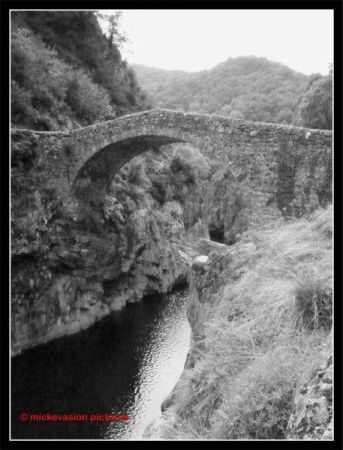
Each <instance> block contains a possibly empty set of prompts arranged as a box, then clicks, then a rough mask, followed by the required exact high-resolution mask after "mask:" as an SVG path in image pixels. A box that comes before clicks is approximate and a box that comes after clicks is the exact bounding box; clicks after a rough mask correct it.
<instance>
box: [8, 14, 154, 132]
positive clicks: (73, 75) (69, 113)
mask: <svg viewBox="0 0 343 450" xmlns="http://www.w3.org/2000/svg"><path fill="white" fill-rule="evenodd" d="M114 31H115V33H113V28H112V33H111V34H110V35H109V36H106V35H105V34H104V33H103V31H102V29H101V27H100V26H99V23H98V20H97V17H96V14H95V13H94V12H89V11H82V12H80V11H68V12H64V11H45V12H44V11H26V12H25V11H20V12H19V11H16V12H12V20H11V33H12V35H11V70H12V72H11V94H12V95H11V105H12V109H11V112H12V125H13V126H17V127H26V128H31V129H38V130H63V129H68V128H73V127H77V126H85V125H88V124H91V123H94V122H96V121H101V120H106V119H111V118H114V117H117V116H119V115H122V114H126V113H129V112H133V111H138V110H144V109H148V108H149V105H148V103H147V101H146V97H145V94H144V93H143V92H142V91H141V89H140V88H139V86H138V83H137V81H136V78H135V73H134V71H133V70H132V68H130V67H129V66H128V65H127V63H126V61H123V60H122V57H121V54H120V51H119V49H118V43H117V42H116V39H115V38H114V37H118V36H120V33H119V31H118V30H114ZM118 41H119V40H118Z"/></svg>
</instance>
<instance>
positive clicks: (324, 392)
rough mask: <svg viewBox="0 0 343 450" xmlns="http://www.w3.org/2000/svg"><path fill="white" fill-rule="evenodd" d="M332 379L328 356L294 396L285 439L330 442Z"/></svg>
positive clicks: (331, 366)
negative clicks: (323, 440) (293, 405)
mask: <svg viewBox="0 0 343 450" xmlns="http://www.w3.org/2000/svg"><path fill="white" fill-rule="evenodd" d="M332 377H333V364H332V355H330V356H329V357H328V358H327V360H326V361H325V363H324V364H323V365H322V366H321V367H319V369H318V370H317V371H316V374H315V375H314V376H313V378H312V379H311V380H309V382H308V383H305V384H303V385H302V386H301V388H300V390H299V392H298V394H297V395H296V397H295V400H294V404H295V407H294V412H293V414H292V415H291V417H290V419H289V422H288V428H287V438H288V439H305V440H309V439H310V440H322V439H325V440H332V439H333V418H332V381H333V378H332Z"/></svg>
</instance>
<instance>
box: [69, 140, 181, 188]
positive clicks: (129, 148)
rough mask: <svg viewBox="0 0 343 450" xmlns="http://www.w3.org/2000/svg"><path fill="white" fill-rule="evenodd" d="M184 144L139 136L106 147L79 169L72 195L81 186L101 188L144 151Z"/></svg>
mask: <svg viewBox="0 0 343 450" xmlns="http://www.w3.org/2000/svg"><path fill="white" fill-rule="evenodd" d="M182 142H186V141H184V140H182V139H180V138H176V137H168V136H165V135H160V136H159V135H156V134H155V135H141V136H134V137H128V138H126V139H123V140H118V141H117V142H113V143H111V144H108V145H106V146H105V147H103V148H101V149H100V150H98V151H96V152H95V153H94V154H93V155H92V156H90V157H89V158H88V159H86V161H85V162H84V164H83V165H82V166H81V167H80V169H79V170H78V172H77V173H76V175H75V178H74V180H73V183H72V188H71V190H72V193H74V194H77V193H78V190H79V189H80V188H81V189H82V185H87V184H89V183H97V185H98V188H103V187H105V186H106V185H107V183H108V182H109V181H110V180H111V179H112V177H113V175H114V174H115V173H117V172H119V171H120V169H121V168H122V167H123V166H124V165H125V164H126V163H128V162H129V161H130V160H131V159H133V158H134V157H135V156H138V155H140V154H142V153H145V152H146V151H149V150H153V151H159V149H160V148H161V147H162V146H163V145H167V144H174V143H182Z"/></svg>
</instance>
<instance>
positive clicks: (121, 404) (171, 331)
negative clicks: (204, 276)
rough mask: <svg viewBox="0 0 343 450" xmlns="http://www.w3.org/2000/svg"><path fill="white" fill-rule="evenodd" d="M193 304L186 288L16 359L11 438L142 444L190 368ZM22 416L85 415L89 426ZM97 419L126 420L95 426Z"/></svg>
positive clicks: (100, 422)
mask: <svg viewBox="0 0 343 450" xmlns="http://www.w3.org/2000/svg"><path fill="white" fill-rule="evenodd" d="M187 298H188V289H187V288H186V289H178V290H175V291H173V292H172V293H170V294H168V295H163V296H152V297H148V298H145V299H143V300H142V301H141V302H138V303H135V304H129V305H127V307H126V308H124V309H123V310H121V311H117V312H114V313H112V314H111V315H110V316H108V317H106V318H105V319H102V320H101V321H100V322H98V323H96V324H95V325H94V326H92V327H91V328H89V329H87V330H85V331H82V332H80V333H78V334H76V335H72V336H68V337H63V338H60V339H57V340H55V341H52V342H50V343H47V344H44V345H40V346H37V347H35V348H32V349H29V350H27V351H25V352H24V353H23V354H22V355H18V356H16V357H14V358H13V359H12V364H11V380H12V383H11V394H12V407H11V409H12V420H11V436H12V439H30V438H31V439H125V440H126V439H134V440H139V439H141V438H142V435H143V432H144V430H145V428H146V427H147V426H148V425H149V423H150V422H151V421H152V420H153V419H155V418H157V417H158V416H159V414H160V406H161V403H162V401H163V400H164V399H165V398H166V397H167V395H168V394H169V393H170V391H171V390H172V389H173V387H174V385H175V384H176V381H177V379H178V378H179V376H180V375H181V372H182V370H183V367H184V364H185V360H186V355H187V351H188V349H189V340H190V327H189V324H188V321H187V318H186V301H187ZM22 413H26V414H27V415H28V416H30V415H31V414H43V415H44V414H50V415H52V414H56V415H61V416H60V417H62V415H64V414H72V415H75V414H80V415H81V414H82V415H83V417H85V416H86V417H87V421H86V420H84V419H82V421H79V420H73V421H60V420H57V421H32V420H30V419H28V420H20V418H19V416H20V414H22ZM96 414H98V415H100V416H98V417H100V418H104V416H103V415H104V414H108V415H110V414H112V415H113V414H123V415H127V416H128V420H124V421H122V420H121V421H118V420H116V421H113V420H97V419H96V420H94V421H92V422H91V421H90V417H91V415H96ZM101 415H102V416H101ZM43 417H44V416H43ZM45 417H47V416H45ZM50 418H51V416H50ZM93 418H94V416H93ZM92 420H93V419H92Z"/></svg>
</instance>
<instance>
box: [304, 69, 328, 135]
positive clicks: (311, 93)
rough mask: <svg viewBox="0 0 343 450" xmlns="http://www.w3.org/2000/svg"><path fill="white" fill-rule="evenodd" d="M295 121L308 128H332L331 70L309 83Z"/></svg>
mask: <svg viewBox="0 0 343 450" xmlns="http://www.w3.org/2000/svg"><path fill="white" fill-rule="evenodd" d="M297 123H298V124H299V125H302V126H304V127H309V128H322V129H328V130H329V129H331V128H332V71H331V70H330V73H329V75H327V76H324V77H319V78H317V79H316V80H314V81H313V83H311V84H310V86H309V89H308V90H307V91H306V92H305V94H304V96H303V98H302V100H301V103H300V105H299V108H298V111H297Z"/></svg>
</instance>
